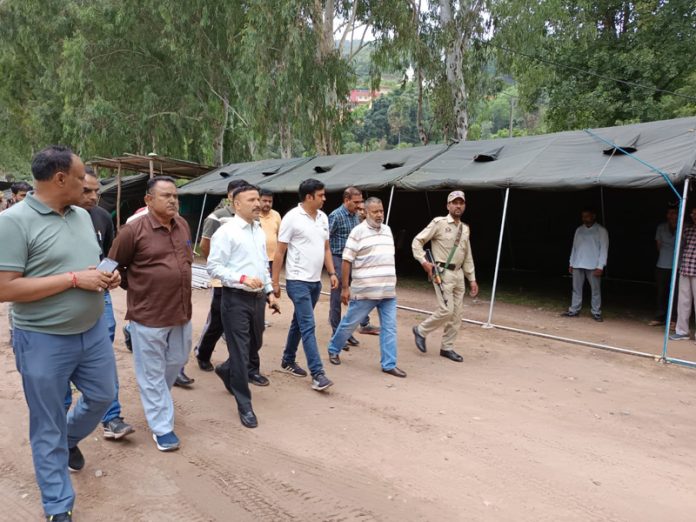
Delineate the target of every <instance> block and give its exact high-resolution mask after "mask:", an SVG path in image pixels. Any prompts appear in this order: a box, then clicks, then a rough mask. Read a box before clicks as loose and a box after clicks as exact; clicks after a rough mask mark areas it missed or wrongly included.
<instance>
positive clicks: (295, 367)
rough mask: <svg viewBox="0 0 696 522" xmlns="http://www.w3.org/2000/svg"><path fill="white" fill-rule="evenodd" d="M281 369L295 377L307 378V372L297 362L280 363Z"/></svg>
mask: <svg viewBox="0 0 696 522" xmlns="http://www.w3.org/2000/svg"><path fill="white" fill-rule="evenodd" d="M280 367H281V368H282V369H283V370H285V371H286V372H288V373H289V374H290V375H294V376H295V377H307V372H306V371H305V370H303V369H302V368H301V367H300V365H299V364H297V363H296V362H291V363H289V362H285V361H283V362H282V363H280Z"/></svg>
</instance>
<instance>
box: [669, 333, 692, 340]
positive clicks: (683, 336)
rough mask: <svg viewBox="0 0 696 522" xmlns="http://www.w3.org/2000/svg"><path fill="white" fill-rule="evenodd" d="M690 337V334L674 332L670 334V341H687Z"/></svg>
mask: <svg viewBox="0 0 696 522" xmlns="http://www.w3.org/2000/svg"><path fill="white" fill-rule="evenodd" d="M688 338H689V334H680V333H676V332H675V333H673V334H672V335H670V336H669V340H670V341H686V340H687V339H688Z"/></svg>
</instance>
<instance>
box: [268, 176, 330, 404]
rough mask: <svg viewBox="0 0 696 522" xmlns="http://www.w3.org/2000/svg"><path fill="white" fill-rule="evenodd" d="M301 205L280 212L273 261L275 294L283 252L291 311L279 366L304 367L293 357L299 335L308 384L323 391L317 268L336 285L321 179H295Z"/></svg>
mask: <svg viewBox="0 0 696 522" xmlns="http://www.w3.org/2000/svg"><path fill="white" fill-rule="evenodd" d="M299 194H300V204H299V205H297V207H295V208H294V209H292V210H291V211H289V212H288V213H287V214H285V217H283V220H282V221H281V223H280V231H279V232H278V245H277V247H276V252H275V256H274V260H273V277H272V280H273V293H274V294H275V296H276V297H280V270H281V268H282V267H283V262H284V261H285V253H286V252H287V254H288V255H287V266H286V269H285V285H286V286H285V288H286V289H287V292H288V297H289V298H290V300H291V301H292V304H293V305H294V306H295V311H294V313H293V317H292V323H291V324H290V330H289V331H288V339H287V341H286V343H285V351H284V352H283V360H282V362H281V368H282V369H283V370H285V371H286V372H288V373H290V374H291V375H294V376H295V377H306V376H307V372H306V371H305V370H304V369H303V368H301V367H300V366H299V365H298V364H297V362H296V361H295V357H296V355H297V348H298V346H299V344H300V339H302V346H303V347H304V351H305V355H306V356H307V365H308V366H309V371H310V373H311V374H312V388H313V389H315V390H317V391H324V390H325V389H326V388H328V387H329V386H331V385H332V384H333V382H331V381H330V380H329V379H328V377H326V374H325V373H324V366H323V365H322V363H321V357H320V356H319V348H318V346H317V338H316V334H315V321H314V307H315V305H316V304H317V301H318V300H319V294H320V293H321V270H322V266H326V270H328V272H329V277H330V280H331V288H332V289H334V288H337V287H338V277H336V271H335V270H334V264H333V259H332V258H331V249H330V247H329V219H328V218H327V217H326V214H324V213H323V212H322V211H321V210H320V209H321V207H322V206H323V205H324V201H326V192H325V190H324V184H323V183H322V182H321V181H318V180H316V179H312V178H310V179H307V180H305V181H303V182H302V183H300V189H299Z"/></svg>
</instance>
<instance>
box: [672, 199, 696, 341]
mask: <svg viewBox="0 0 696 522" xmlns="http://www.w3.org/2000/svg"><path fill="white" fill-rule="evenodd" d="M690 216H691V223H690V224H688V225H686V226H685V227H684V233H683V235H682V253H681V259H680V262H679V297H678V299H677V329H676V331H675V332H674V333H673V334H672V335H670V336H669V338H670V339H671V340H672V341H682V340H684V339H688V338H689V318H690V317H691V305H692V303H694V301H695V300H696V207H695V208H692V209H691V212H690Z"/></svg>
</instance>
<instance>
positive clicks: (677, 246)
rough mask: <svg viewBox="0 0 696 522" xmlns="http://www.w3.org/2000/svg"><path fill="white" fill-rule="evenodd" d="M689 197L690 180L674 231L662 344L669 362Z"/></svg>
mask: <svg viewBox="0 0 696 522" xmlns="http://www.w3.org/2000/svg"><path fill="white" fill-rule="evenodd" d="M688 197H689V178H688V177H687V178H686V179H685V180H684V192H683V195H682V196H681V197H680V198H679V219H678V220H677V230H675V231H674V234H675V235H674V253H673V254H672V276H671V277H670V281H669V301H668V302H667V315H666V316H665V336H664V339H663V342H662V361H666V360H667V343H668V342H669V323H670V322H671V321H672V309H673V307H674V306H673V305H674V291H675V290H676V287H677V269H678V268H679V251H680V250H681V236H682V228H683V224H684V216H685V215H686V201H687V199H688Z"/></svg>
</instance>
